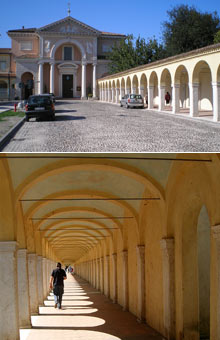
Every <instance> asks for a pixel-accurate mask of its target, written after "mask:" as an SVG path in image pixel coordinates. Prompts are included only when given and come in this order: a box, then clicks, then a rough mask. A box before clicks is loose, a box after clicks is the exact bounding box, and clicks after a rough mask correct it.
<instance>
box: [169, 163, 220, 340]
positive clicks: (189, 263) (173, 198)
mask: <svg viewBox="0 0 220 340" xmlns="http://www.w3.org/2000/svg"><path fill="white" fill-rule="evenodd" d="M169 177H170V178H169V181H168V190H167V202H168V209H167V230H166V231H164V232H165V234H167V235H169V236H168V237H173V238H174V244H175V251H174V254H175V255H174V256H175V268H179V270H178V271H177V272H176V273H175V279H174V280H175V286H176V288H175V289H176V292H177V291H178V294H175V308H176V311H175V312H176V334H181V335H182V336H183V337H184V338H190V336H192V335H193V334H195V335H196V337H197V338H199V323H200V319H201V318H206V319H207V317H206V315H205V314H204V313H201V309H200V307H199V305H200V304H201V301H202V300H201V294H200V292H199V289H200V286H199V283H198V273H199V270H201V273H203V274H204V270H207V268H205V267H204V266H201V262H204V260H203V259H202V258H201V257H200V264H199V257H198V253H197V252H198V249H199V247H200V249H201V251H202V252H204V254H206V256H207V254H208V252H209V251H208V252H207V250H206V251H204V248H203V245H202V243H200V241H198V238H199V237H200V236H199V235H200V233H201V229H200V226H199V225H200V224H201V221H200V217H201V211H202V210H203V209H204V207H205V210H206V213H205V215H206V232H207V228H208V227H207V224H208V226H209V229H208V233H210V226H211V225H212V224H213V219H214V216H215V209H216V201H215V197H214V196H212V195H210V194H209V193H210V192H213V191H212V190H214V191H215V189H214V188H215V185H214V182H213V180H214V179H213V177H212V176H211V174H210V172H209V166H208V165H205V164H200V167H199V168H197V169H196V170H195V166H194V165H193V164H182V165H180V164H175V166H174V167H173V169H172V172H171V173H170V176H169ZM173 178H175V180H173ZM179 181H181V184H180V182H179ZM178 183H179V184H178ZM171 187H172V190H170V189H171ZM211 188H212V189H211ZM210 189H211V191H210ZM171 202H172V203H171ZM171 205H172V208H171ZM203 216H204V214H203ZM203 219H204V218H203ZM207 220H208V221H209V222H208V223H207ZM208 243H209V242H208ZM199 244H201V246H200V245H199ZM201 251H200V252H201ZM212 254H213V253H212ZM208 266H210V262H209V263H208ZM204 268H205V269H204ZM210 272H211V273H213V268H212V269H211V270H210ZM210 281H211V282H213V281H214V277H213V275H212V277H211V278H210ZM212 289H213V291H212ZM214 289H215V288H214V284H213V283H212V284H211V293H210V295H209V296H210V297H211V300H210V310H211V311H212V312H213V313H215V312H214V310H215V306H214V304H215V301H214V299H212V296H213V295H214V294H215V293H214ZM204 294H205V293H204ZM203 297H204V299H203V301H206V303H207V299H209V297H207V294H206V296H205V295H203ZM212 327H215V325H214V322H213V324H212ZM178 339H179V338H178Z"/></svg>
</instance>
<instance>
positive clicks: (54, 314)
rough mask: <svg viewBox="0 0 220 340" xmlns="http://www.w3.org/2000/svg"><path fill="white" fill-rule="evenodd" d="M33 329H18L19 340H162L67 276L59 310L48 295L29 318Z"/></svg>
mask: <svg viewBox="0 0 220 340" xmlns="http://www.w3.org/2000/svg"><path fill="white" fill-rule="evenodd" d="M31 323H32V328H31V329H21V330H20V340H50V339H51V340H58V339H59V340H60V339H62V340H63V339H64V340H82V339H84V340H150V339H152V340H162V337H161V336H160V335H159V334H157V333H156V332H155V331H154V330H153V329H151V328H150V327H148V326H147V325H146V324H139V323H138V322H137V321H136V317H135V316H134V315H132V314H131V313H129V312H124V311H123V310H122V308H121V306H119V305H117V304H113V303H112V302H111V300H109V299H107V298H106V297H105V296H104V295H102V294H101V293H100V292H99V291H97V290H96V289H94V288H93V287H92V286H91V285H89V284H88V283H87V282H86V281H84V280H82V279H79V278H76V277H72V276H71V275H70V274H69V275H68V279H67V280H66V281H65V293H64V296H63V306H62V310H59V309H55V308H54V301H53V295H52V294H50V296H48V298H47V300H46V301H45V302H44V306H41V307H39V314H38V315H33V316H32V317H31Z"/></svg>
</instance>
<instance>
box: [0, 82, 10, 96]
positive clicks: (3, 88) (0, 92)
mask: <svg viewBox="0 0 220 340" xmlns="http://www.w3.org/2000/svg"><path fill="white" fill-rule="evenodd" d="M7 96H8V84H7V82H6V81H5V80H0V98H4V99H5V98H7Z"/></svg>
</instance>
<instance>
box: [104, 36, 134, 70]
mask: <svg viewBox="0 0 220 340" xmlns="http://www.w3.org/2000/svg"><path fill="white" fill-rule="evenodd" d="M133 39H134V37H133V35H132V34H129V35H128V36H127V37H126V39H125V40H122V41H120V43H119V44H115V45H114V46H113V48H112V50H111V52H109V54H108V59H109V60H111V63H110V65H109V71H110V73H111V74H112V73H117V72H121V71H124V70H127V69H129V68H132V67H135V66H136V58H135V49H134V46H133Z"/></svg>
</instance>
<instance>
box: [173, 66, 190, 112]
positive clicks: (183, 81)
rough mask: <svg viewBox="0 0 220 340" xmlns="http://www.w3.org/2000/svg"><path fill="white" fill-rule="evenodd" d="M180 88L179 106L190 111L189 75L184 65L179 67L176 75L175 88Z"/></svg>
mask: <svg viewBox="0 0 220 340" xmlns="http://www.w3.org/2000/svg"><path fill="white" fill-rule="evenodd" d="M176 85H177V86H178V88H179V106H180V108H183V109H188V108H189V106H190V102H189V74H188V71H187V68H186V67H185V66H184V65H180V66H178V67H177V69H176V71H175V74H174V86H176Z"/></svg>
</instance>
